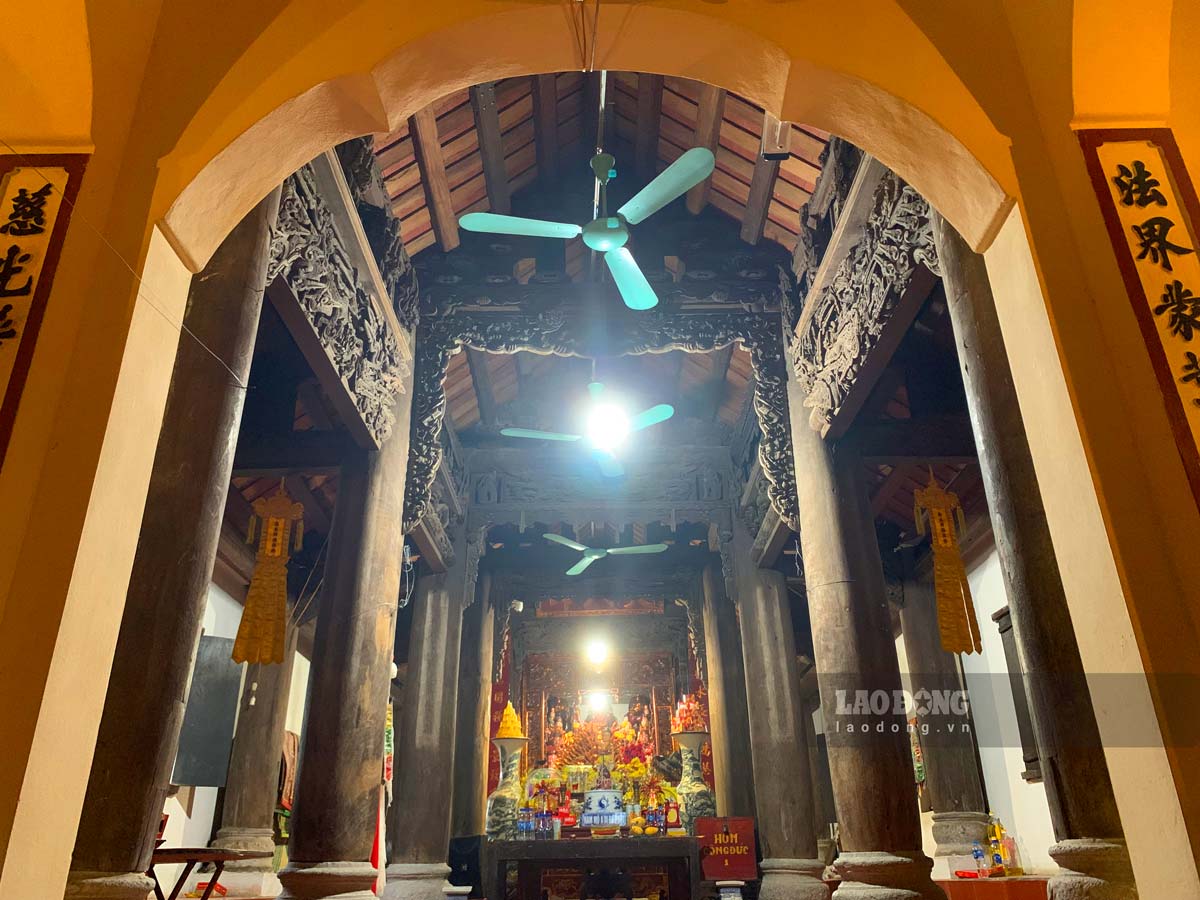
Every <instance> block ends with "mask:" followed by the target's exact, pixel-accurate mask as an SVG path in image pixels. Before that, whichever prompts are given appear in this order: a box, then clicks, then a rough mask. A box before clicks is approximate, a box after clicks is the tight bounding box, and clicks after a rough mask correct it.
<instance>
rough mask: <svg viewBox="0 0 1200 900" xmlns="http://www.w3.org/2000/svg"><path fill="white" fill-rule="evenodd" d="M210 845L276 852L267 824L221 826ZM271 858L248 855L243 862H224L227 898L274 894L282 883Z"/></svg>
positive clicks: (223, 882) (231, 848) (227, 848)
mask: <svg viewBox="0 0 1200 900" xmlns="http://www.w3.org/2000/svg"><path fill="white" fill-rule="evenodd" d="M212 846H213V847H219V848H221V849H222V850H259V851H265V852H267V853H274V852H275V834H274V832H273V831H272V830H271V829H270V828H237V827H230V828H222V829H221V830H220V831H218V832H217V836H216V837H215V838H213V842H212ZM274 862H275V861H274V860H273V859H272V858H270V857H267V858H266V859H248V860H246V861H245V862H231V863H226V865H225V871H223V872H222V873H221V887H223V888H225V889H226V890H227V891H228V892H229V893H227V894H226V895H225V896H226V897H229V898H230V900H234V898H237V897H253V898H255V900H261V898H263V897H277V896H279V892H280V891H282V890H283V884H282V883H281V882H280V881H279V877H278V876H277V875H276V874H275V865H274Z"/></svg>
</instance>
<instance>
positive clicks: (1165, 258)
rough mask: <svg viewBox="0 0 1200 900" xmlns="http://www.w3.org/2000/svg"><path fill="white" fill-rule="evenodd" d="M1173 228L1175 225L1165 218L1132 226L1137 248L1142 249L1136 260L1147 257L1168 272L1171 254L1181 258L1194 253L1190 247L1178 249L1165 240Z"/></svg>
mask: <svg viewBox="0 0 1200 900" xmlns="http://www.w3.org/2000/svg"><path fill="white" fill-rule="evenodd" d="M1174 227H1175V223H1174V222H1172V221H1171V220H1170V219H1168V218H1166V217H1165V216H1153V217H1151V218H1149V219H1147V220H1146V221H1145V222H1143V223H1142V224H1141V225H1134V226H1133V233H1134V234H1136V235H1137V239H1138V246H1140V247H1141V248H1142V252H1141V253H1139V254H1138V256H1137V258H1138V259H1145V258H1146V257H1147V256H1149V257H1150V260H1151V261H1152V262H1156V263H1159V264H1160V265H1162V267H1163V268H1164V269H1166V270H1167V271H1168V272H1170V271H1171V254H1172V253H1174V254H1176V255H1179V256H1182V255H1184V254H1185V253H1193V252H1195V251H1193V250H1192V249H1191V248H1190V247H1180V246H1179V245H1178V244H1172V243H1171V242H1170V241H1168V240H1167V232H1169V231H1170V230H1171V229H1172V228H1174Z"/></svg>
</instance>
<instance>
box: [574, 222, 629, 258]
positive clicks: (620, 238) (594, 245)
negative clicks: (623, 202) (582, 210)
mask: <svg viewBox="0 0 1200 900" xmlns="http://www.w3.org/2000/svg"><path fill="white" fill-rule="evenodd" d="M628 240H629V225H628V224H627V223H626V222H625V217H624V216H622V215H620V214H618V215H615V216H601V217H600V218H599V219H593V220H592V221H590V222H588V223H587V224H586V225H584V226H583V243H584V244H585V245H586V246H587V247H588V248H589V249H591V250H595V251H597V252H599V253H605V252H607V251H609V250H618V249H620V248H621V247H624V246H625V244H626V242H628Z"/></svg>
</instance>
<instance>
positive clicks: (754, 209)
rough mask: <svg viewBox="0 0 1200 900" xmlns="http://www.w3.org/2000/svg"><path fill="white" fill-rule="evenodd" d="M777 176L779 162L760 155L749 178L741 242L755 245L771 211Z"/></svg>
mask: <svg viewBox="0 0 1200 900" xmlns="http://www.w3.org/2000/svg"><path fill="white" fill-rule="evenodd" d="M778 175H779V160H778V159H767V158H766V157H765V156H763V155H762V154H761V153H760V154H759V156H758V159H757V160H756V161H755V163H754V175H753V176H751V178H750V197H749V199H748V200H747V201H746V212H745V213H744V214H743V215H742V240H743V241H745V242H746V243H747V244H757V243H758V241H759V239H760V238H761V237H762V235H763V227H764V226H765V225H766V224H767V214H768V213H769V212H770V211H771V198H772V197H773V196H774V195H775V178H776V176H778Z"/></svg>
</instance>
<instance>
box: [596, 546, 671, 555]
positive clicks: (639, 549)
mask: <svg viewBox="0 0 1200 900" xmlns="http://www.w3.org/2000/svg"><path fill="white" fill-rule="evenodd" d="M666 550H667V545H666V544H638V545H636V546H633V547H610V548H609V550H608V553H609V556H630V555H632V554H634V553H664V552H666Z"/></svg>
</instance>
